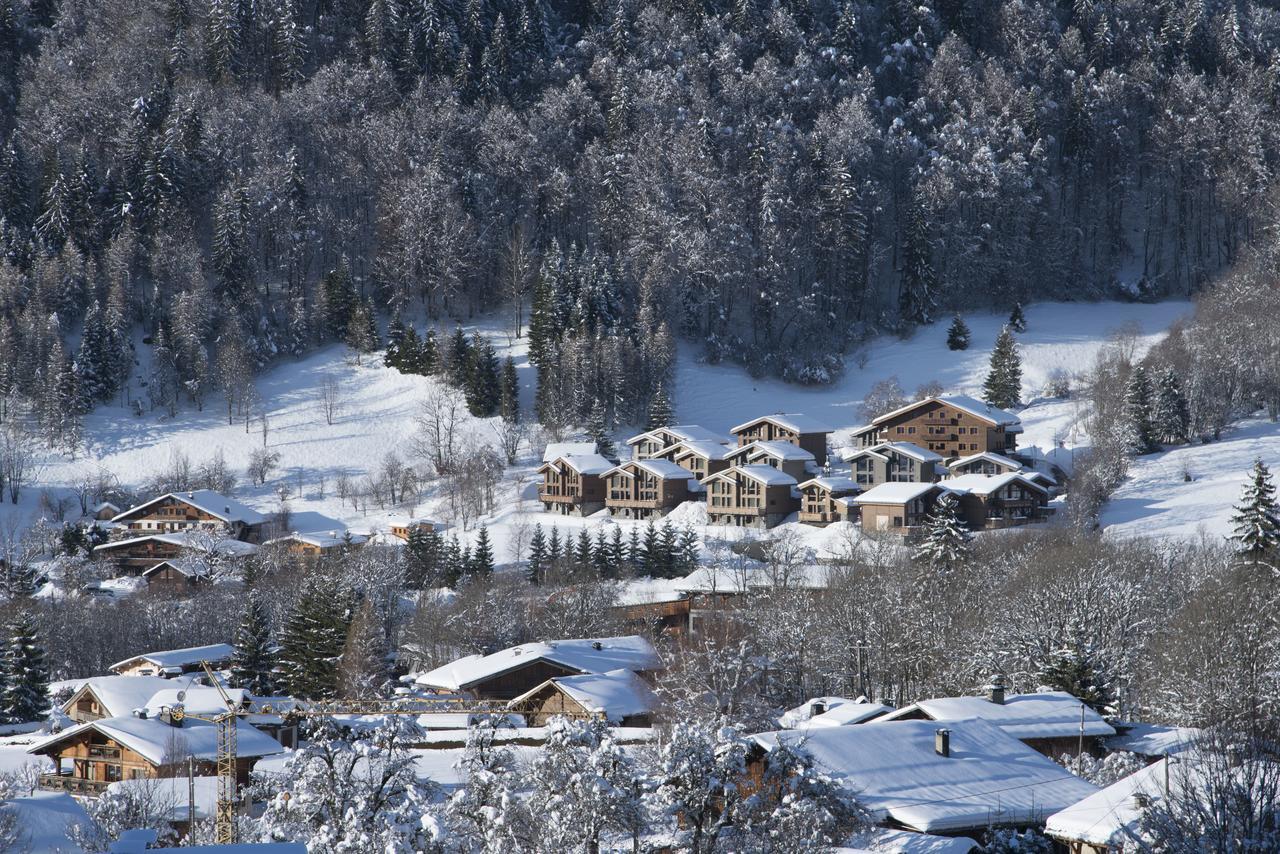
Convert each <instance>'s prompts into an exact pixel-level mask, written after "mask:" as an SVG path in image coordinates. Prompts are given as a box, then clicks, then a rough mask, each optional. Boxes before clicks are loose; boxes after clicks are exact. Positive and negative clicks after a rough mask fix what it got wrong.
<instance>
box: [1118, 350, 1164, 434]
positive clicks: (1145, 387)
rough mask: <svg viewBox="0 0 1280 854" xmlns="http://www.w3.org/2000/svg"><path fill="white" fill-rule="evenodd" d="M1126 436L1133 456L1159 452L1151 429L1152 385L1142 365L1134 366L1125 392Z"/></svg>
mask: <svg viewBox="0 0 1280 854" xmlns="http://www.w3.org/2000/svg"><path fill="white" fill-rule="evenodd" d="M1124 436H1125V444H1126V445H1127V446H1128V450H1129V453H1131V454H1149V453H1151V452H1152V451H1156V450H1159V446H1158V445H1156V442H1155V435H1154V431H1153V430H1152V427H1151V383H1150V382H1149V381H1148V380H1147V371H1146V369H1145V368H1143V367H1142V365H1134V367H1133V370H1132V371H1130V372H1129V381H1128V383H1127V384H1126V385H1125V392H1124Z"/></svg>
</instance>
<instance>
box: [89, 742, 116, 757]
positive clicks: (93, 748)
mask: <svg viewBox="0 0 1280 854" xmlns="http://www.w3.org/2000/svg"><path fill="white" fill-rule="evenodd" d="M89 758H90V759H115V760H119V759H120V748H118V747H107V746H105V745H101V744H91V745H89Z"/></svg>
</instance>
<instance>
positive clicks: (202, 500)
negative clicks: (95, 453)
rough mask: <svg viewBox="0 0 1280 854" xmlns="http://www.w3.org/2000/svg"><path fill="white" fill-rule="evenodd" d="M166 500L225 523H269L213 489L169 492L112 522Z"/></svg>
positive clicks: (255, 511)
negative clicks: (176, 502) (180, 503)
mask: <svg viewBox="0 0 1280 854" xmlns="http://www.w3.org/2000/svg"><path fill="white" fill-rule="evenodd" d="M166 498H173V499H175V500H176V501H180V502H182V503H183V504H186V505H188V506H190V507H194V508H196V509H197V510H200V511H203V512H205V513H208V514H209V515H210V516H213V517H215V518H218V519H221V520H223V521H224V522H243V523H244V524H246V525H261V524H262V523H263V522H265V521H267V517H266V516H263V515H262V514H261V513H259V512H258V511H257V510H254V509H253V508H252V507H250V506H248V505H247V504H241V503H240V502H239V501H236V500H235V499H234V498H228V497H226V496H225V495H223V494H222V493H220V492H214V491H213V490H212V489H195V490H191V491H190V492H167V493H165V494H164V495H161V496H160V497H158V498H153V499H151V500H150V501H147V502H145V503H143V504H139V505H137V506H136V507H130V508H129V509H128V510H125V511H124V512H123V513H120V514H119V515H117V516H115V517H113V518H112V520H111V521H112V522H123V521H127V520H128V518H129V517H130V516H132V515H134V514H135V513H139V512H141V511H143V510H146V509H147V508H148V507H150V506H151V505H152V504H155V503H157V502H160V501H164V500H165V499H166Z"/></svg>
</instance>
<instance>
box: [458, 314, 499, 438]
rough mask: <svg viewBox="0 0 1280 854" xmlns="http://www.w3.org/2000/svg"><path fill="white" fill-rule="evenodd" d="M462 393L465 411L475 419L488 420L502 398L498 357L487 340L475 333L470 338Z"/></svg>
mask: <svg viewBox="0 0 1280 854" xmlns="http://www.w3.org/2000/svg"><path fill="white" fill-rule="evenodd" d="M467 361H468V363H469V364H468V365H467V367H466V372H465V377H464V378H465V383H464V385H463V392H464V395H465V397H466V399H467V409H468V410H469V411H470V412H471V414H472V415H474V416H476V417H477V418H490V417H492V416H493V415H494V413H495V412H496V411H497V409H498V405H499V403H500V399H501V396H502V380H501V378H500V377H499V375H498V356H497V354H496V353H495V352H494V350H493V345H492V344H490V343H489V340H488V339H487V338H485V337H484V336H482V335H481V334H480V333H478V332H477V333H476V334H475V335H474V336H472V341H471V345H470V349H469V352H468V354H467Z"/></svg>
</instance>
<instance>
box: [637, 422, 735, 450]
mask: <svg viewBox="0 0 1280 854" xmlns="http://www.w3.org/2000/svg"><path fill="white" fill-rule="evenodd" d="M663 431H666V432H667V433H670V434H671V435H672V436H675V437H676V439H678V440H679V441H680V442H712V443H714V444H718V445H722V444H724V443H725V442H728V441H729V437H728V436H721V435H720V434H719V433H716V432H714V431H711V430H708V429H707V428H706V427H703V426H702V425H700V424H676V425H674V426H669V427H657V428H655V429H653V430H648V431H646V432H644V433H640V434H638V435H635V436H632V437H631V438H630V439H628V440H627V444H628V445H638V444H640V443H641V442H643V441H644V440H645V439H649V438H654V437H655V434H657V433H660V432H663Z"/></svg>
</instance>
